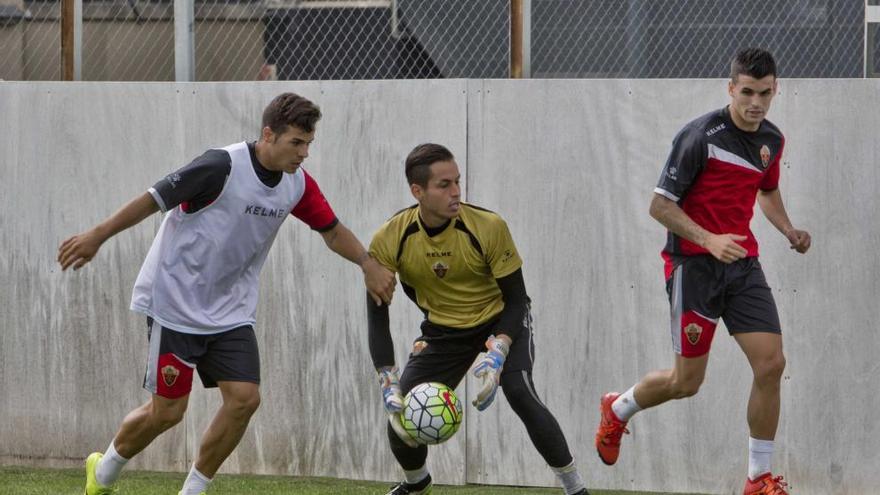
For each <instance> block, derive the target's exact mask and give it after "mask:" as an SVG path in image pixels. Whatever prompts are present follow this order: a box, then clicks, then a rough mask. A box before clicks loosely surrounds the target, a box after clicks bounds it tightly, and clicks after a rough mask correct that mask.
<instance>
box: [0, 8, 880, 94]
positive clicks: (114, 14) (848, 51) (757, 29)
mask: <svg viewBox="0 0 880 495" xmlns="http://www.w3.org/2000/svg"><path fill="white" fill-rule="evenodd" d="M173 1H174V0H83V8H82V12H83V15H82V18H83V22H82V51H81V53H82V58H81V60H82V79H84V80H140V81H151V80H174V79H175V74H174V70H175V64H174V50H175V26H174V3H173ZM870 1H871V2H873V1H874V0H870ZM60 3H61V2H60V0H0V78H6V79H18V80H52V79H58V78H59V77H60V64H61V60H60V26H61V23H60V11H61V9H60ZM509 4H510V0H195V4H194V5H195V8H194V26H193V32H194V48H195V50H194V51H195V55H194V58H195V64H194V66H195V70H194V74H195V79H196V80H200V81H224V80H253V79H274V78H278V79H297V80H305V79H325V80H326V79H392V78H440V77H443V78H503V77H507V76H508V72H509V59H510V25H511V22H510V5H509ZM526 5H530V9H529V10H528V11H527V12H526V13H525V18H524V20H525V24H526V26H530V27H531V29H530V31H529V32H528V33H527V36H526V40H527V41H528V40H529V39H530V43H527V44H526V47H525V49H526V50H527V51H528V53H527V57H526V60H530V66H529V67H528V68H530V72H531V74H530V75H531V77H579V78H586V77H615V78H645V77H648V78H652V77H661V78H665V77H676V78H700V77H724V76H725V75H726V74H727V71H728V67H727V61H728V60H729V59H730V56H731V55H732V54H733V52H734V51H735V50H736V49H737V48H740V47H742V46H745V45H750V46H762V47H765V48H768V49H769V50H771V51H772V52H773V53H774V54H775V55H776V56H777V58H778V60H779V62H780V73H781V75H782V76H784V77H861V76H862V75H863V71H864V68H865V57H866V56H867V57H868V61H869V62H873V63H874V67H878V70H880V60H878V59H880V36H873V37H871V36H869V37H868V38H867V39H869V40H872V41H871V42H870V44H869V45H868V46H866V45H865V39H866V37H865V2H864V0H776V1H773V2H767V1H766V0H531V1H530V2H529V1H526ZM871 29H874V30H876V29H875V28H871ZM869 32H873V31H869ZM528 35H530V36H528ZM869 65H870V64H869Z"/></svg>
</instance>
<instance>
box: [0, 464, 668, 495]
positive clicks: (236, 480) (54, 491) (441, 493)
mask: <svg viewBox="0 0 880 495" xmlns="http://www.w3.org/2000/svg"><path fill="white" fill-rule="evenodd" d="M184 477H185V475H183V474H181V473H153V472H144V471H128V472H126V473H125V474H124V476H123V477H122V479H121V480H120V481H119V483H118V486H117V488H118V490H119V491H118V492H117V493H119V495H175V494H176V493H177V491H178V490H180V486H181V484H182V483H183V479H184ZM83 480H84V474H83V470H79V469H34V468H22V467H0V495H7V494H8V495H82V489H83ZM389 486H390V484H389V483H381V482H380V483H377V482H372V481H352V480H337V479H331V478H293V477H289V476H232V475H222V476H219V477H218V478H217V481H215V482H214V484H213V485H212V486H211V491H210V494H211V495H233V494H236V495H241V494H251V493H258V494H260V495H281V494H284V495H348V494H351V495H368V494H369V495H376V494H378V495H384V494H385V493H386V492H387V491H388V488H389ZM433 493H434V495H445V494H447V493H449V494H454V495H477V494H479V495H501V494H510V495H551V494H552V495H560V493H561V490H559V489H552V488H514V487H505V486H482V485H470V486H435V487H434V492H433ZM590 493H591V494H593V495H640V494H642V495H648V494H647V492H620V491H607V490H604V491H603V490H591V491H590ZM652 495H657V494H656V493H653V494H652ZM679 495H681V494H679Z"/></svg>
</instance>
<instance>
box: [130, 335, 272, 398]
mask: <svg viewBox="0 0 880 495" xmlns="http://www.w3.org/2000/svg"><path fill="white" fill-rule="evenodd" d="M147 339H148V340H149V342H150V350H149V355H148V357H147V370H146V373H144V388H145V389H147V390H148V391H149V392H150V393H153V394H156V395H159V396H161V397H165V398H167V399H177V398H180V397H183V396H185V395H187V394H189V393H190V391H191V390H192V381H193V370H198V373H199V378H201V380H202V385H204V386H205V388H211V387H216V386H217V382H221V381H231V382H251V383H257V384H259V383H260V351H259V348H258V347H257V337H256V335H255V334H254V329H253V327H252V326H250V325H245V326H241V327H238V328H233V329H232V330H227V331H225V332H221V333H215V334H208V335H200V334H191V333H183V332H178V331H175V330H172V329H170V328H167V327H163V326H162V325H160V324H159V323H158V322H155V321H153V319H152V318H147Z"/></svg>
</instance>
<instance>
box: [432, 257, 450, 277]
mask: <svg viewBox="0 0 880 495" xmlns="http://www.w3.org/2000/svg"><path fill="white" fill-rule="evenodd" d="M431 269H432V270H434V275H437V276H438V277H440V278H443V277H445V276H446V272H447V271H449V265H447V264H446V263H444V262H442V261H438V262H436V263H434V265H433V266H432V267H431Z"/></svg>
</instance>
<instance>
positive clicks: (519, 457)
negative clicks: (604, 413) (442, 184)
mask: <svg viewBox="0 0 880 495" xmlns="http://www.w3.org/2000/svg"><path fill="white" fill-rule="evenodd" d="M878 89H880V86H878V85H877V84H876V83H872V82H867V81H806V80H804V81H798V80H794V81H783V82H782V84H781V94H780V96H779V97H778V99H777V100H776V101H775V108H774V109H772V110H771V113H770V118H771V120H773V121H774V122H776V123H777V124H778V125H780V126H781V127H782V129H783V131H784V132H785V133H786V136H787V150H786V154H785V159H784V160H785V161H784V164H783V173H782V179H781V190H782V192H783V195H784V198H785V199H786V202H787V205H788V211H789V214H790V216H791V218H792V220H793V221H794V224H795V225H796V226H802V227H803V228H805V229H808V230H810V231H811V232H812V233H813V236H814V246H813V248H812V251H811V252H810V253H809V254H808V255H806V256H798V255H795V254H793V252H791V251H790V250H789V249H788V243H787V241H786V240H785V239H784V238H783V237H782V236H781V235H780V234H779V233H778V232H776V231H775V229H774V228H773V227H772V226H770V225H769V222H767V221H766V220H765V219H764V218H763V216H762V215H761V214H760V212H757V213H756V219H755V220H754V221H753V224H754V229H755V231H756V234H757V235H758V238H759V241H760V242H761V246H762V261H763V265H764V267H765V271H766V273H767V276H768V280H769V282H770V284H771V286H772V287H773V289H774V295H775V297H776V298H777V304H778V306H779V309H780V315H781V318H782V323H783V328H784V329H785V330H784V331H785V341H786V351H787V352H786V353H787V356H788V368H787V370H786V373H785V379H784V382H783V391H782V393H783V413H782V420H781V423H780V429H779V434H778V436H777V441H778V442H777V453H776V455H775V459H776V461H775V466H776V471H778V472H780V473H782V474H785V475H786V476H787V477H788V478H789V479H791V480H794V483H795V486H796V488H797V491H798V493H816V494H819V493H853V494H855V493H871V492H872V490H874V489H875V488H876V486H878V484H880V480H878V478H877V475H876V472H875V468H874V467H873V466H876V465H877V453H876V447H877V445H878V444H880V435H878V432H877V429H876V428H875V427H874V426H872V425H873V424H874V423H876V422H875V421H871V419H870V418H869V415H870V413H868V412H867V411H871V410H873V409H875V408H876V407H877V405H878V400H877V399H876V398H875V397H873V396H872V395H870V394H869V395H868V396H867V397H861V398H860V400H859V401H858V402H859V405H858V406H856V407H852V408H849V407H841V404H844V403H846V402H847V399H846V397H848V396H849V395H851V394H852V392H853V391H854V390H859V389H864V387H865V386H866V385H867V383H868V382H867V380H869V377H871V376H872V375H873V373H872V372H873V371H876V363H874V361H875V360H874V359H873V357H872V356H873V354H874V353H875V352H876V350H877V349H880V341H878V339H877V337H876V335H875V332H872V331H871V330H870V329H871V328H872V327H873V325H872V324H871V322H872V321H873V320H874V319H876V315H877V310H876V305H873V304H872V302H874V301H875V300H876V295H877V281H876V273H878V263H880V261H878V256H877V255H876V252H875V250H874V249H873V245H874V244H876V241H877V237H878V229H877V227H876V226H877V224H878V216H877V215H878V213H877V211H878V208H877V205H876V202H877V199H876V194H875V193H874V192H873V191H875V190H876V188H877V182H878V175H877V172H876V163H877V158H878V154H880V145H878V143H877V140H876V139H875V138H874V137H875V136H876V130H877V129H878V128H880V126H878V123H880V122H878V117H877V111H876V110H877V109H878V108H880V101H878V99H880V96H878V95H880V91H878ZM478 90H479V91H481V93H482V98H478V97H476V96H475V94H474V93H475V92H476V91H478ZM470 95H471V98H472V101H473V100H474V99H476V100H479V101H480V102H481V106H480V107H479V110H478V111H477V107H475V105H474V104H473V103H472V105H471V112H470V115H471V117H470V124H471V126H470V131H469V135H470V136H469V137H470V139H469V157H468V158H469V164H470V166H469V168H468V172H469V173H468V199H469V201H471V202H473V203H476V204H478V205H481V206H484V207H487V208H490V209H494V210H496V211H498V212H499V213H501V214H502V216H504V217H505V218H506V219H507V221H508V224H509V225H510V228H511V231H512V232H513V235H514V239H515V240H516V241H517V243H518V246H519V249H520V251H521V253H522V255H523V258H524V260H525V267H524V273H525V276H526V285H527V287H528V288H529V293H530V296H531V297H532V299H533V313H534V317H535V326H536V340H537V343H538V351H537V360H536V364H535V382H536V386H537V388H538V392H539V394H540V395H541V397H542V398H543V399H544V400H545V402H546V404H547V406H548V407H549V408H550V409H551V410H552V411H553V412H554V413H555V414H556V417H557V419H558V420H559V422H560V424H561V426H562V428H563V430H564V431H565V432H566V433H567V435H568V441H569V445H570V446H571V449H572V451H573V453H574V455H575V457H576V459H577V462H578V465H579V466H580V467H581V470H582V472H583V474H584V476H585V478H586V479H587V480H588V484H589V485H590V486H595V487H600V488H619V489H640V490H670V491H672V490H674V491H689V492H691V491H692V492H708V493H731V490H733V489H736V488H738V487H739V486H740V485H741V483H742V482H743V476H745V473H746V467H747V466H746V461H747V439H748V428H747V426H746V422H745V404H746V400H747V398H748V394H749V388H750V383H751V376H750V369H749V367H748V364H747V362H746V361H745V359H744V357H743V356H742V354H741V352H740V351H739V350H738V347H737V346H736V345H735V342H734V341H733V339H731V338H730V337H728V336H727V335H726V332H725V330H724V328H723V325H722V326H720V327H719V331H718V334H717V337H716V338H715V342H714V346H713V352H712V359H711V363H710V366H709V370H708V376H707V379H706V382H705V384H704V386H703V388H702V389H701V392H700V394H699V395H697V396H696V397H694V398H692V399H689V400H685V401H678V402H673V403H668V404H666V405H664V406H662V407H660V408H658V409H655V410H651V411H648V412H644V413H642V414H640V415H638V416H637V417H636V418H635V419H634V421H632V422H631V423H630V430H631V432H632V434H631V435H628V436H626V437H625V438H624V447H623V451H622V455H621V459H620V461H619V462H618V464H617V465H616V466H615V467H613V468H608V467H606V466H604V465H603V464H602V463H601V462H600V461H599V460H598V458H597V456H596V454H595V450H594V447H593V434H594V432H595V427H596V424H597V423H598V411H597V408H598V399H599V397H600V395H601V394H602V393H604V392H605V391H608V390H620V391H622V390H625V389H626V388H628V387H629V386H631V385H632V384H633V383H635V381H636V380H638V379H639V378H640V377H641V376H642V375H644V374H645V373H646V372H647V371H650V370H652V369H660V368H668V367H669V366H671V364H672V352H671V347H670V338H669V333H668V332H669V330H668V326H669V324H668V321H669V320H668V318H669V316H668V305H667V302H666V294H665V290H664V283H663V274H662V262H661V260H660V257H659V256H658V254H659V251H660V249H661V248H662V245H663V242H664V231H663V228H662V227H661V226H660V225H659V224H657V223H656V222H654V221H653V220H652V219H651V218H650V217H649V215H648V214H647V209H648V204H649V201H650V198H651V195H652V189H653V187H654V185H655V183H656V181H657V178H658V177H659V173H660V170H661V168H662V165H663V163H664V162H665V159H666V154H667V153H668V150H669V146H670V142H671V140H672V137H673V135H674V134H675V132H677V131H678V129H679V128H680V127H681V126H682V125H684V124H685V123H686V122H687V121H688V120H690V119H692V118H694V117H697V116H699V115H701V114H702V113H705V112H707V111H709V110H711V109H713V108H720V107H721V106H723V105H725V104H726V103H727V100H728V97H727V95H726V87H725V84H724V82H723V81H564V82H563V81H486V82H474V83H472V88H471V92H470ZM856 349H858V351H856ZM868 386H869V385H868ZM470 421H471V423H470V424H469V427H468V430H467V431H468V459H469V465H470V466H469V471H468V481H471V482H480V483H493V484H494V483H501V484H540V485H544V484H549V483H552V482H553V477H552V476H551V474H550V472H549V470H548V469H547V468H546V467H545V465H544V463H543V460H542V459H541V458H540V456H539V455H538V454H537V452H536V451H535V450H534V448H533V447H532V446H531V444H530V442H529V440H528V437H527V436H526V435H525V431H524V428H522V426H521V425H520V424H519V422H518V420H517V418H516V416H515V415H514V414H512V412H511V411H510V409H509V407H508V406H507V405H506V404H503V402H502V404H501V406H500V407H496V406H493V408H492V409H490V410H489V411H487V412H484V413H482V414H479V415H477V414H471V418H470ZM474 423H476V424H474ZM847 424H848V425H853V426H854V427H855V430H856V431H854V432H852V436H849V434H848V433H845V431H846V430H847V429H848V428H846V427H843V426H842V425H847ZM498 425H504V427H503V428H499V426H498ZM499 452H504V454H503V457H504V462H498V460H497V458H498V456H499ZM499 465H503V466H505V468H506V469H503V470H501V469H497V468H496V466H499Z"/></svg>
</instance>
